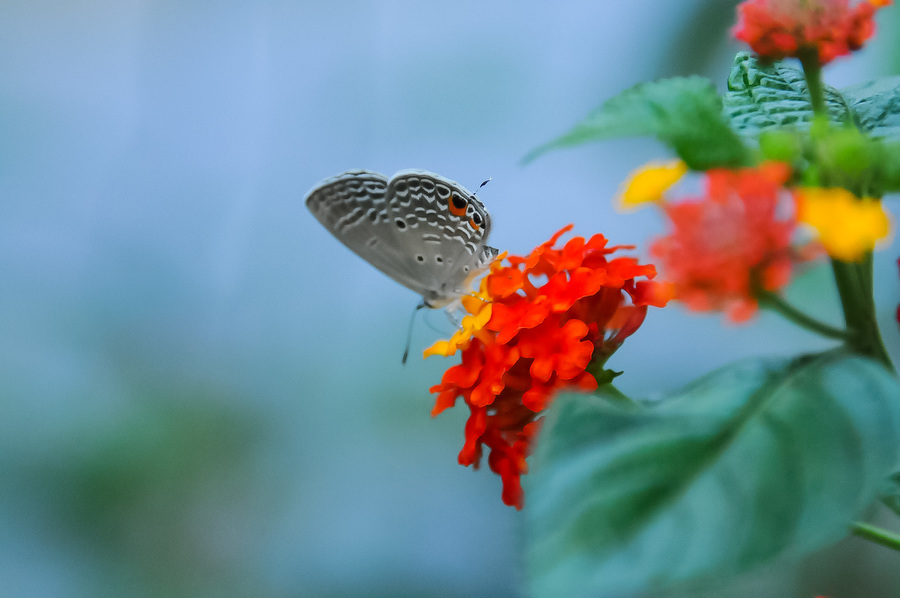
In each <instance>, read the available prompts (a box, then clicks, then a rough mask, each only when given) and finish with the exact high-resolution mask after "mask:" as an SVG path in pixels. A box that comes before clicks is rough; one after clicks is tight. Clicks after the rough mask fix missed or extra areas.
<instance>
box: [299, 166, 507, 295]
mask: <svg viewBox="0 0 900 598" xmlns="http://www.w3.org/2000/svg"><path fill="white" fill-rule="evenodd" d="M305 201H306V206H307V207H308V208H309V210H310V211H311V212H312V213H313V215H314V216H315V217H316V219H317V220H318V221H319V222H321V223H322V225H323V226H325V228H327V229H328V230H329V231H330V232H331V233H332V234H333V235H334V236H335V237H337V239H338V240H339V241H341V242H342V243H343V244H344V245H346V246H347V247H349V248H350V249H351V250H353V251H354V252H355V253H356V254H357V255H359V256H360V257H362V258H363V259H365V260H366V261H367V262H369V263H370V264H372V265H373V266H375V267H376V268H378V269H379V270H381V271H382V272H384V273H385V274H387V275H388V276H390V277H391V278H393V279H394V280H395V281H397V282H399V283H400V284H402V285H403V286H405V287H407V288H409V289H411V290H413V291H415V292H416V293H419V294H420V295H422V298H423V302H424V304H425V305H426V306H428V307H442V306H445V305H447V304H449V303H451V302H453V301H454V300H455V299H457V298H459V297H460V296H461V295H463V294H465V293H466V292H468V288H467V287H468V281H469V279H470V277H471V276H473V275H474V274H476V273H477V272H479V271H481V270H483V269H484V268H485V267H486V266H487V265H488V264H489V263H490V262H491V260H493V258H494V257H496V255H497V250H496V249H494V248H493V247H490V246H488V245H487V239H488V235H489V234H490V229H491V217H490V214H489V213H488V211H487V209H486V208H485V207H484V204H482V203H481V201H480V200H479V199H478V198H477V197H475V195H474V194H473V193H471V192H470V191H468V190H467V189H466V188H465V187H463V186H462V185H460V184H459V183H457V182H455V181H451V180H449V179H447V178H444V177H442V176H440V175H437V174H434V173H432V172H428V171H425V170H401V171H400V172H398V173H397V174H395V175H394V176H393V177H391V178H390V179H388V178H387V177H385V176H384V175H381V174H379V173H377V172H371V171H367V170H351V171H347V172H343V173H341V174H339V175H336V176H333V177H331V178H328V179H325V180H324V181H322V182H320V183H319V184H317V185H316V186H315V187H314V188H313V189H312V190H311V191H310V192H309V193H308V194H307V195H306V199H305Z"/></svg>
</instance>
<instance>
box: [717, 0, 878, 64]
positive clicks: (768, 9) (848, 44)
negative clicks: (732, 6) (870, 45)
mask: <svg viewBox="0 0 900 598" xmlns="http://www.w3.org/2000/svg"><path fill="white" fill-rule="evenodd" d="M890 3H891V0H866V1H863V2H859V3H857V4H856V5H855V6H854V7H853V8H851V7H850V5H849V2H848V0H747V1H746V2H743V3H741V4H740V5H738V23H737V25H736V26H735V27H734V29H733V30H732V34H733V35H734V36H735V37H736V38H737V39H739V40H742V41H744V42H747V43H748V44H749V45H750V48H752V49H753V51H754V52H756V53H757V54H758V55H759V56H760V57H761V58H764V59H767V60H780V59H782V58H786V57H794V58H796V57H798V56H799V55H800V53H802V52H804V51H815V52H816V53H817V54H818V57H819V63H820V64H827V63H829V62H831V61H832V60H834V59H835V58H837V57H838V56H844V55H846V54H849V53H850V52H853V51H855V50H859V49H860V48H861V47H862V46H863V44H864V43H865V42H866V40H868V39H869V38H870V37H872V35H873V34H874V33H875V21H874V19H873V17H874V15H875V11H876V10H877V9H879V8H881V7H884V6H887V5H888V4H890Z"/></svg>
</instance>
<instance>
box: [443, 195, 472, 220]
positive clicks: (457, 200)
mask: <svg viewBox="0 0 900 598" xmlns="http://www.w3.org/2000/svg"><path fill="white" fill-rule="evenodd" d="M447 207H449V208H450V213H451V214H453V215H454V216H459V217H462V216H465V215H466V208H468V207H469V202H468V201H466V199H465V198H464V197H460V196H459V195H456V194H453V193H451V194H450V199H449V200H447Z"/></svg>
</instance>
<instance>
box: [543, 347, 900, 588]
mask: <svg viewBox="0 0 900 598" xmlns="http://www.w3.org/2000/svg"><path fill="white" fill-rule="evenodd" d="M898 447H900V384H898V381H897V380H896V379H895V378H894V377H893V376H892V375H891V374H889V373H888V372H887V370H885V369H884V368H883V367H882V366H880V365H878V364H876V363H875V362H873V361H870V360H867V359H864V358H861V357H852V356H848V355H847V354H845V353H838V352H831V353H828V354H823V355H819V356H814V357H806V358H799V359H795V360H783V359H768V360H749V361H744V362H740V363H737V364H733V365H731V366H729V367H726V368H723V369H720V370H718V371H716V372H713V373H712V374H709V375H708V376H705V377H704V378H702V379H700V380H698V381H696V382H695V383H693V384H692V385H690V386H689V387H687V388H686V389H684V390H682V391H680V392H677V393H675V394H674V395H673V396H671V397H670V398H668V399H667V400H664V401H661V402H658V403H655V404H653V405H652V406H649V407H647V408H644V409H635V408H631V409H625V408H622V407H619V406H617V405H615V404H613V403H611V402H608V401H605V400H603V399H600V398H598V397H596V396H588V395H578V396H564V397H560V398H558V399H557V400H556V401H554V405H553V407H552V408H551V409H550V412H549V414H548V416H547V418H546V421H545V422H544V424H543V430H542V433H541V436H540V438H539V442H538V446H537V452H536V455H535V458H534V462H533V464H532V473H531V474H529V476H528V478H530V479H529V480H528V487H527V489H526V507H525V508H526V515H527V522H528V526H529V527H528V532H529V546H528V551H527V553H526V559H527V566H528V572H529V576H530V583H531V589H532V591H533V594H534V595H535V596H538V597H544V596H588V595H590V596H595V595H603V596H616V595H619V594H625V593H630V592H635V591H647V590H653V589H659V588H667V587H675V586H678V585H680V584H683V583H688V582H690V581H696V580H702V579H706V578H710V577H720V576H728V575H733V574H737V573H740V572H743V571H745V570H748V569H750V568H752V567H754V566H756V565H759V564H762V563H764V562H766V561H770V560H772V559H774V558H776V557H781V558H784V557H798V556H800V555H803V554H806V553H809V552H810V551H813V550H816V549H818V548H820V547H822V546H824V545H826V544H829V543H831V542H834V541H836V540H838V539H840V538H841V537H843V536H845V535H846V534H847V532H848V526H849V524H850V522H851V521H852V520H854V519H855V518H856V517H857V516H858V515H859V514H860V512H861V511H862V510H863V509H864V508H865V507H866V506H867V505H869V504H870V503H871V501H872V500H873V499H874V498H875V496H876V495H877V493H878V492H879V491H880V490H882V489H883V484H884V483H885V481H886V479H887V476H888V475H890V473H891V472H893V471H897V468H898V464H900V449H898Z"/></svg>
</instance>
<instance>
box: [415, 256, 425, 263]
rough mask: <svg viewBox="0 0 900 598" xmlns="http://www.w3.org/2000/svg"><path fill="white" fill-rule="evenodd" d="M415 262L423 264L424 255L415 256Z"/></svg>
mask: <svg viewBox="0 0 900 598" xmlns="http://www.w3.org/2000/svg"><path fill="white" fill-rule="evenodd" d="M416 261H417V262H424V261H425V256H424V255H417V256H416Z"/></svg>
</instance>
